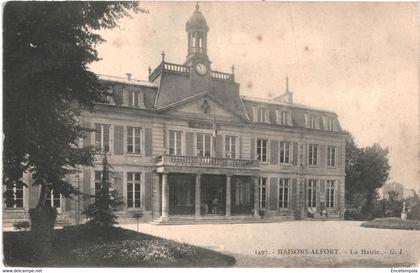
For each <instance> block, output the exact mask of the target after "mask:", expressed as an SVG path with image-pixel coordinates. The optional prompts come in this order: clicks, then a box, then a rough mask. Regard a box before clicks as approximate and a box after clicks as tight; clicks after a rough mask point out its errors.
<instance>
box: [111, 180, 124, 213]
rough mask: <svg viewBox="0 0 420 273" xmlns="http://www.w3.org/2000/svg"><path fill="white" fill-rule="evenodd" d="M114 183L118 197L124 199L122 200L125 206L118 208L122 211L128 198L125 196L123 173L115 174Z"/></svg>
mask: <svg viewBox="0 0 420 273" xmlns="http://www.w3.org/2000/svg"><path fill="white" fill-rule="evenodd" d="M113 178H114V179H113V180H114V181H113V182H114V185H113V186H114V190H116V191H117V196H118V197H122V200H121V201H123V202H124V204H123V205H121V206H118V207H117V210H118V211H121V210H123V209H124V208H125V207H126V203H125V202H126V198H125V196H124V176H123V172H114V175H113Z"/></svg>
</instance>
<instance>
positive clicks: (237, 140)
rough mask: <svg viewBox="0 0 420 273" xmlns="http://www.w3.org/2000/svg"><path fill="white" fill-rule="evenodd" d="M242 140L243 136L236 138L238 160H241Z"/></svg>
mask: <svg viewBox="0 0 420 273" xmlns="http://www.w3.org/2000/svg"><path fill="white" fill-rule="evenodd" d="M242 138H243V136H240V137H238V138H236V147H237V149H236V158H238V159H243V158H242Z"/></svg>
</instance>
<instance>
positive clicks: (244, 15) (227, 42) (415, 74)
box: [91, 2, 420, 190]
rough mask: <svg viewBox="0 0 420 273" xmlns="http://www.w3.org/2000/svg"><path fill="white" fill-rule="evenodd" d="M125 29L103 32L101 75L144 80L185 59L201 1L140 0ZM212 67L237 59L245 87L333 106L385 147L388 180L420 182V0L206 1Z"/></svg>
mask: <svg viewBox="0 0 420 273" xmlns="http://www.w3.org/2000/svg"><path fill="white" fill-rule="evenodd" d="M140 6H141V7H142V8H144V9H146V10H148V11H149V13H139V14H133V16H132V18H124V19H122V20H121V21H120V26H119V28H116V29H112V30H104V31H101V32H100V34H101V35H102V37H103V38H105V40H106V42H105V43H103V44H101V45H99V46H97V50H98V54H99V57H100V58H102V60H101V61H99V62H96V63H94V64H92V65H91V69H92V70H93V71H94V72H96V73H99V74H105V75H113V76H122V77H124V76H125V73H131V74H132V75H133V76H132V77H133V78H135V79H141V80H147V76H148V67H149V66H151V67H152V68H155V67H156V66H157V65H158V64H159V63H160V61H161V52H162V51H163V50H164V51H165V53H166V57H165V59H166V61H168V62H173V63H179V64H182V63H183V62H184V61H185V58H186V55H187V34H186V31H185V24H186V21H187V20H188V18H189V17H190V16H191V14H192V12H193V11H194V6H195V2H176V3H169V2H142V3H140ZM200 10H201V11H202V13H203V14H204V16H205V17H206V20H207V24H208V25H209V28H210V31H209V33H208V55H209V58H210V60H211V61H212V70H217V71H222V72H228V73H230V71H231V66H232V65H235V79H236V81H237V82H238V83H240V93H241V94H242V95H248V96H253V97H261V98H270V97H273V96H276V95H280V94H282V93H283V92H284V90H285V78H286V76H287V77H288V78H289V88H290V90H291V91H293V93H294V101H295V102H296V103H301V104H306V105H308V106H313V107H319V108H322V109H325V110H330V111H334V112H336V113H337V115H338V117H339V120H340V123H341V126H342V128H343V129H345V130H347V131H349V132H351V133H352V135H353V136H354V138H355V140H356V143H357V144H358V145H360V146H362V147H364V146H368V145H372V144H373V143H379V144H380V145H381V146H383V147H388V148H389V162H390V165H391V172H390V179H391V180H392V181H396V182H399V183H402V184H404V185H405V186H406V187H408V188H415V189H417V190H420V138H419V131H420V130H419V129H420V123H419V117H420V113H419V105H420V98H419V67H418V66H419V61H420V56H419V41H420V38H419V23H418V16H419V11H418V7H417V3H414V2H405V3H402V2H400V3H378V2H377V3H360V2H358V3H356V2H352V3H345V2H341V3H337V2H336V3H321V2H293V3H291V2H276V3H274V2H242V3H237V2H236V3H235V2H202V3H200Z"/></svg>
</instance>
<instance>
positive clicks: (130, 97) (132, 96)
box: [128, 90, 137, 107]
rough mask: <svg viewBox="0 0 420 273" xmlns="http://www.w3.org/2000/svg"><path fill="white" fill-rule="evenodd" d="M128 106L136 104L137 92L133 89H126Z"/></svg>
mask: <svg viewBox="0 0 420 273" xmlns="http://www.w3.org/2000/svg"><path fill="white" fill-rule="evenodd" d="M128 106H133V107H136V106H137V92H136V91H134V90H130V91H128Z"/></svg>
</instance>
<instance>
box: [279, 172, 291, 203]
mask: <svg viewBox="0 0 420 273" xmlns="http://www.w3.org/2000/svg"><path fill="white" fill-rule="evenodd" d="M288 207H289V178H280V180H279V208H281V209H287V208H288Z"/></svg>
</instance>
